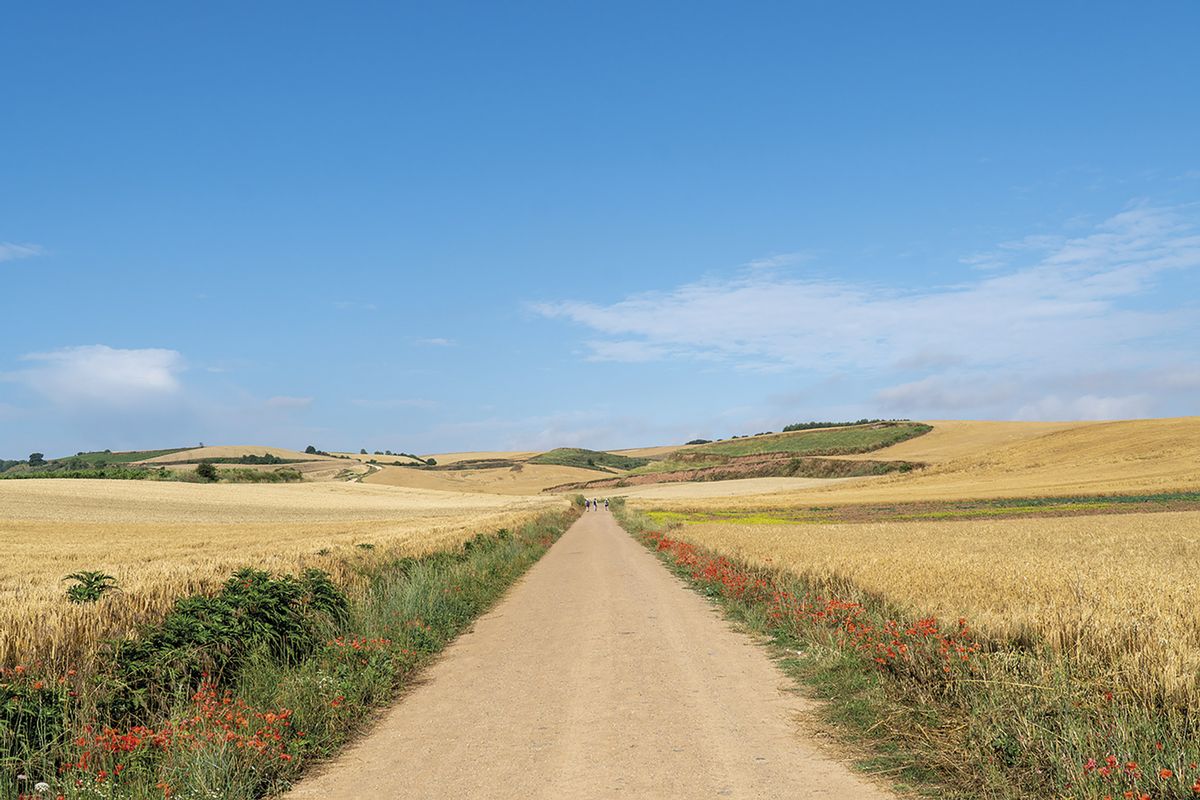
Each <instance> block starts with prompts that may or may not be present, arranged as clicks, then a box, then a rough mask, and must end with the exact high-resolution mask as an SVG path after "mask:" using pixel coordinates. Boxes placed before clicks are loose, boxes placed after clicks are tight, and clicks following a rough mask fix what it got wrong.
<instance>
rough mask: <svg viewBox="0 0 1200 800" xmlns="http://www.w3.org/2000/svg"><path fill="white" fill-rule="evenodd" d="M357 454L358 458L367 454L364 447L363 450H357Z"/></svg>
mask: <svg viewBox="0 0 1200 800" xmlns="http://www.w3.org/2000/svg"><path fill="white" fill-rule="evenodd" d="M358 454H359V455H360V456H365V455H366V454H367V448H365V447H364V448H363V449H361V450H359V451H358Z"/></svg>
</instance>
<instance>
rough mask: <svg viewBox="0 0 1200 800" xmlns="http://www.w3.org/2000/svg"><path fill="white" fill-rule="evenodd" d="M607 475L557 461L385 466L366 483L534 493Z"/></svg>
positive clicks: (510, 493)
mask: <svg viewBox="0 0 1200 800" xmlns="http://www.w3.org/2000/svg"><path fill="white" fill-rule="evenodd" d="M597 477H607V476H606V475H605V474H604V473H598V472H596V471H595V470H590V469H582V468H580V467H564V466H559V465H557V464H516V465H514V466H512V467H496V468H491V469H463V470H415V469H407V468H405V467H383V468H382V469H380V470H379V471H377V472H375V473H374V474H372V475H370V476H368V477H366V478H365V479H364V483H368V484H378V485H383V486H403V487H408V488H413V489H430V490H439V491H449V492H486V493H488V494H504V495H533V494H538V493H539V492H541V491H543V490H544V489H548V488H550V487H552V486H557V485H559V484H563V483H572V482H576V481H590V480H594V479H595V478H597Z"/></svg>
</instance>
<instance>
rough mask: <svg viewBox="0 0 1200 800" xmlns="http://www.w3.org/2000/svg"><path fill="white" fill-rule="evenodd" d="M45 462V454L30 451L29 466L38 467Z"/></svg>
mask: <svg viewBox="0 0 1200 800" xmlns="http://www.w3.org/2000/svg"><path fill="white" fill-rule="evenodd" d="M45 463H46V456H45V455H44V454H43V453H30V454H29V466H31V467H40V466H42V465H43V464H45Z"/></svg>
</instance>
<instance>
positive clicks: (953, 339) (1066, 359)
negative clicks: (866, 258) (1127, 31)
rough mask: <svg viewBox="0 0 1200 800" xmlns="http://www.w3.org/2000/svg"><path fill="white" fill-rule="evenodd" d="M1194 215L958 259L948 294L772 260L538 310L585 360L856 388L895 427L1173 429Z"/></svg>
mask: <svg viewBox="0 0 1200 800" xmlns="http://www.w3.org/2000/svg"><path fill="white" fill-rule="evenodd" d="M1196 213H1197V207H1196V206H1194V205H1193V206H1185V207H1175V208H1169V207H1167V208H1164V207H1156V206H1153V205H1150V204H1147V203H1135V204H1131V205H1130V206H1129V207H1128V208H1126V209H1124V210H1122V211H1120V212H1119V213H1117V214H1114V215H1113V216H1111V217H1109V218H1108V219H1106V220H1104V221H1103V222H1100V223H1099V224H1097V225H1094V226H1093V227H1092V229H1091V230H1089V231H1087V232H1084V233H1076V234H1075V235H1065V234H1064V235H1051V236H1048V235H1037V236H1029V237H1026V238H1023V239H1020V240H1017V241H1011V242H1004V243H1001V244H999V245H998V246H997V247H996V248H995V249H994V250H992V251H989V252H985V253H980V254H973V255H969V256H965V257H964V259H963V262H964V263H966V264H968V265H970V266H972V267H974V268H975V269H976V270H978V271H977V273H976V274H974V275H972V276H971V277H970V278H969V279H968V280H964V281H962V282H959V283H956V284H952V285H946V286H932V287H914V286H895V285H886V284H880V283H869V282H854V281H852V280H846V279H838V278H826V277H822V276H821V275H820V274H819V273H818V272H817V271H816V270H815V269H814V265H812V264H807V265H805V268H804V270H803V272H805V273H811V274H800V275H797V274H794V272H785V271H783V270H780V269H778V268H779V267H783V266H785V265H786V263H787V259H783V258H778V257H777V258H773V259H762V260H759V261H756V262H751V264H748V265H747V266H746V268H745V269H743V270H741V271H739V272H738V273H737V274H736V275H732V276H729V277H717V278H708V279H705V280H701V281H697V282H694V283H688V284H685V285H681V286H678V287H675V288H673V289H669V290H665V291H651V292H644V293H639V294H634V295H631V296H629V297H627V298H625V299H623V300H620V301H618V302H615V303H611V304H607V305H605V304H597V303H589V302H582V301H573V300H564V301H558V302H543V303H537V304H535V305H534V306H533V308H534V309H535V310H536V311H537V312H538V313H539V314H541V315H543V316H545V317H548V318H551V319H557V320H564V321H569V322H571V323H574V324H576V325H577V326H579V327H581V328H583V329H585V330H586V331H588V338H587V339H586V341H585V343H584V345H585V348H586V354H587V357H588V358H589V359H590V360H592V361H596V362H623V363H647V362H665V361H675V362H678V361H690V362H695V363H697V364H701V365H706V366H708V367H713V368H720V369H730V370H735V371H737V372H739V373H742V375H743V377H742V379H743V380H753V374H754V373H770V372H790V373H795V374H803V375H806V376H810V377H811V378H813V379H817V380H819V379H823V378H829V377H831V376H839V375H844V374H846V373H855V374H858V375H862V376H866V377H868V378H869V379H872V380H874V381H876V382H877V383H879V385H878V388H876V389H875V390H874V392H873V394H872V397H871V398H870V400H871V402H872V403H873V404H874V405H875V406H876V407H877V408H878V409H879V410H880V413H887V414H894V415H897V416H911V417H926V418H935V417H946V416H951V417H973V418H998V419H1020V420H1035V419H1113V418H1121V417H1135V416H1150V415H1156V414H1172V413H1180V410H1181V409H1183V408H1184V407H1183V406H1182V405H1181V404H1180V401H1181V400H1183V399H1184V398H1185V397H1187V396H1192V397H1194V392H1196V390H1197V389H1200V345H1198V344H1197V342H1200V307H1198V304H1197V298H1195V297H1191V296H1187V295H1182V296H1172V295H1171V294H1170V292H1169V291H1164V286H1163V284H1166V283H1169V282H1170V279H1171V277H1172V274H1173V273H1182V272H1187V271H1190V270H1195V269H1196V268H1197V267H1200V226H1198V225H1197V221H1196ZM862 400H864V401H865V400H866V398H862ZM1194 410H1195V409H1194V408H1193V409H1192V411H1193V413H1194Z"/></svg>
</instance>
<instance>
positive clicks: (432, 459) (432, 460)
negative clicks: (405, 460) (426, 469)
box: [417, 458, 437, 467]
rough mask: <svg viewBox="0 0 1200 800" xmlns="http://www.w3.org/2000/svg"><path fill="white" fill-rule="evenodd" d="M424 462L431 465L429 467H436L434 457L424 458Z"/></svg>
mask: <svg viewBox="0 0 1200 800" xmlns="http://www.w3.org/2000/svg"><path fill="white" fill-rule="evenodd" d="M417 460H418V461H420V459H417ZM425 463H426V464H427V465H428V466H431V467H436V466H437V459H436V458H427V459H425Z"/></svg>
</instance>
